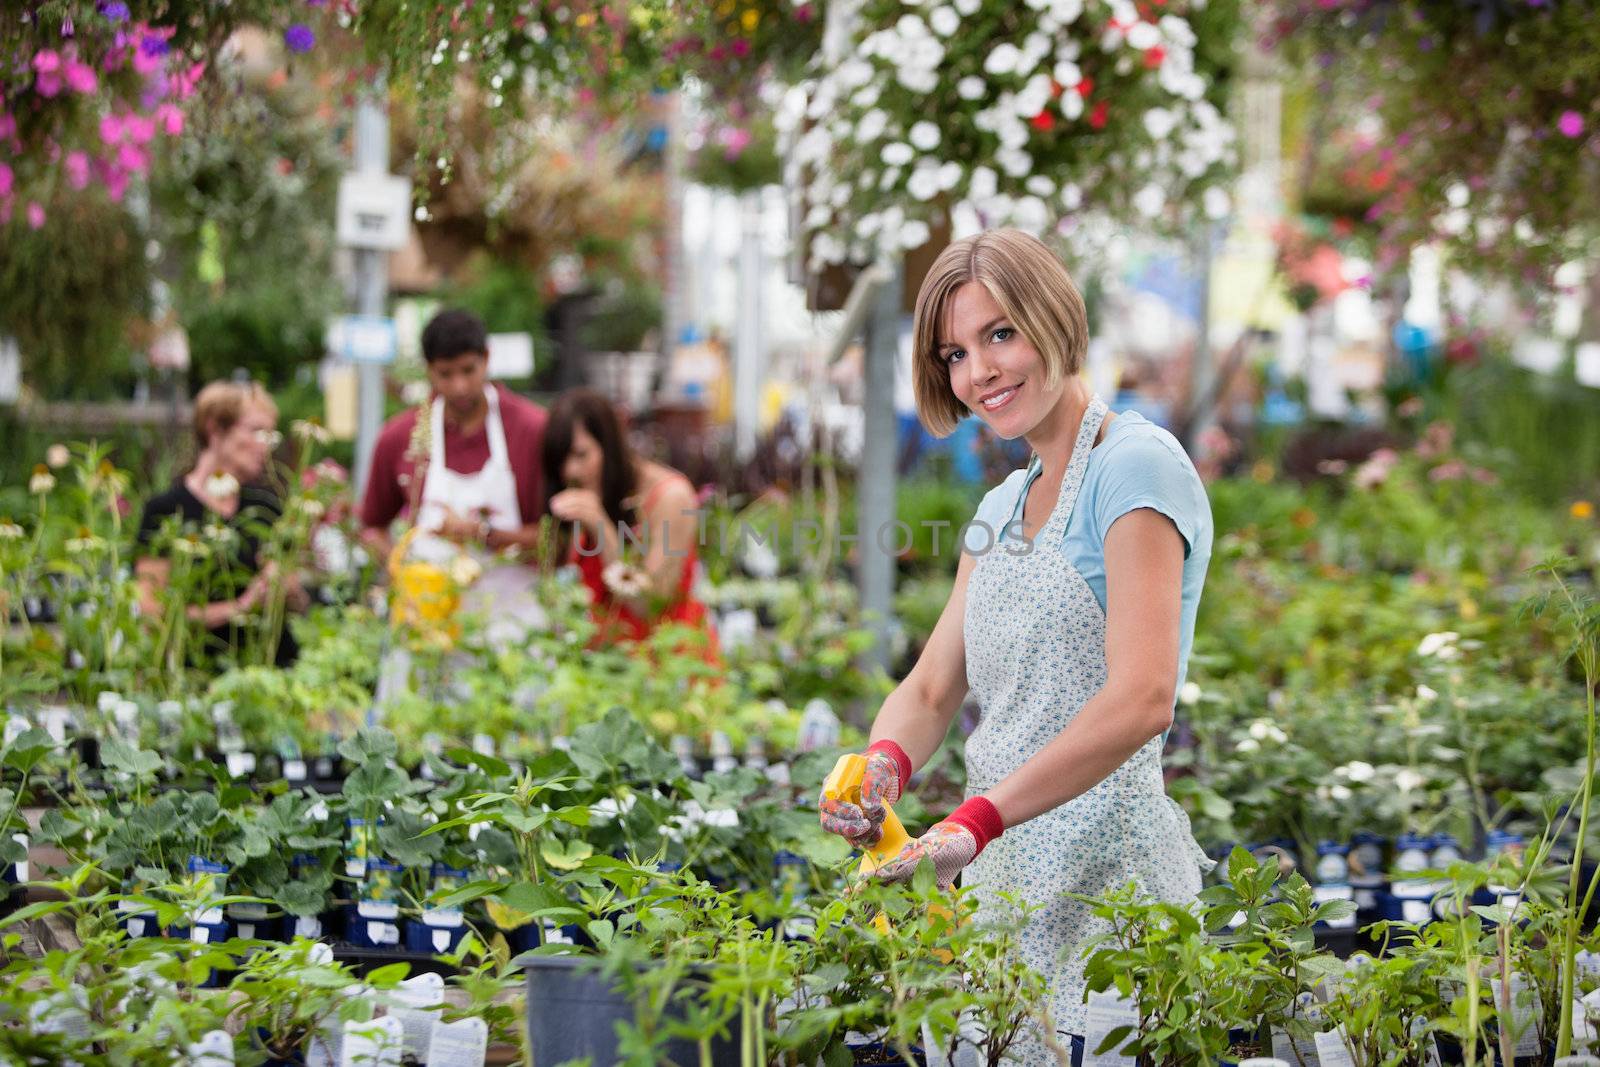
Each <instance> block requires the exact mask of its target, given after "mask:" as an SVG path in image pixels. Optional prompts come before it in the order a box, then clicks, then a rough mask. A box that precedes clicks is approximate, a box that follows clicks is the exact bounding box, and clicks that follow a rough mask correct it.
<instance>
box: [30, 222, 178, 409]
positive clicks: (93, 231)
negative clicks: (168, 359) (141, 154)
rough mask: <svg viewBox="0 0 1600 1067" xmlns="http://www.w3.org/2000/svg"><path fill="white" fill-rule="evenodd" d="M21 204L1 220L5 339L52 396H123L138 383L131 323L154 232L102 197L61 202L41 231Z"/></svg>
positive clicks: (38, 388) (36, 386)
mask: <svg viewBox="0 0 1600 1067" xmlns="http://www.w3.org/2000/svg"><path fill="white" fill-rule="evenodd" d="M24 216H25V213H24V212H23V211H20V210H18V211H17V212H15V214H14V215H13V217H12V218H11V220H10V222H8V223H6V224H4V225H3V226H0V335H10V336H11V337H14V338H15V339H16V341H17V344H18V346H19V348H20V349H21V351H22V360H23V380H24V381H25V382H26V383H27V384H28V385H29V387H31V388H32V389H33V390H34V391H35V392H37V393H38V394H39V395H41V396H44V397H47V398H52V399H54V398H66V397H70V398H73V399H82V400H91V399H104V398H106V397H109V396H115V395H117V394H118V393H119V392H120V390H119V388H118V387H119V385H120V384H126V383H127V382H128V381H129V380H130V379H131V370H132V364H131V360H130V351H131V347H132V346H131V345H130V343H129V336H128V329H129V327H130V325H131V324H132V323H133V321H134V320H135V318H136V317H137V316H139V315H141V314H143V312H144V311H145V307H146V304H147V301H148V294H149V284H150V274H149V268H148V264H147V262H146V260H145V256H144V246H145V237H144V234H143V232H142V231H141V227H140V226H139V225H138V223H136V222H135V221H134V219H133V216H132V215H131V214H130V213H129V212H128V210H127V209H126V208H125V207H123V206H122V205H120V204H113V203H111V202H110V201H109V200H107V199H105V198H104V197H103V196H95V195H88V194H74V195H72V196H63V197H62V198H61V199H59V200H58V201H55V202H52V203H51V204H50V205H49V206H48V209H47V213H46V215H45V223H44V226H43V227H41V228H40V229H38V230H34V229H33V228H32V227H30V226H29V224H28V222H27V220H26V218H25V217H24Z"/></svg>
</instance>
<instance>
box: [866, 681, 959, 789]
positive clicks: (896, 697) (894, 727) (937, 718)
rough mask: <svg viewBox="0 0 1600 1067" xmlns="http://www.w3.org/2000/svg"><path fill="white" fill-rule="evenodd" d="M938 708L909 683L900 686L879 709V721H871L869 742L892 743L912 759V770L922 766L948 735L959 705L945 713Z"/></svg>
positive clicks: (895, 688)
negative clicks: (886, 741)
mask: <svg viewBox="0 0 1600 1067" xmlns="http://www.w3.org/2000/svg"><path fill="white" fill-rule="evenodd" d="M937 704H938V702H937V701H934V700H930V699H928V697H927V695H926V694H924V693H922V692H920V691H919V687H918V686H916V685H914V684H913V683H912V682H911V680H910V679H907V680H906V681H903V682H901V683H900V684H899V685H897V686H895V687H894V692H892V693H890V694H889V696H888V697H887V698H886V699H885V700H884V702H883V706H882V707H881V708H879V709H878V717H877V718H876V719H873V720H872V740H873V741H885V740H888V741H893V742H894V743H895V744H897V745H899V746H900V747H901V748H903V749H905V750H906V755H908V756H910V757H911V767H912V769H913V770H915V769H917V768H919V767H921V766H923V765H924V764H926V763H927V762H928V761H929V760H930V759H932V758H933V754H934V753H935V752H937V751H939V746H940V745H941V744H943V743H944V738H945V734H947V733H948V732H949V731H950V721H951V720H952V719H954V718H955V713H956V712H957V711H959V710H960V708H961V704H960V702H959V701H957V702H956V705H955V707H953V708H950V709H948V710H946V709H942V708H940V707H938V706H937Z"/></svg>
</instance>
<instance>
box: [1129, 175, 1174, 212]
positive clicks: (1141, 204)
mask: <svg viewBox="0 0 1600 1067" xmlns="http://www.w3.org/2000/svg"><path fill="white" fill-rule="evenodd" d="M1166 206H1167V193H1166V190H1164V189H1162V188H1161V186H1159V185H1157V184H1156V183H1155V182H1151V183H1150V184H1148V185H1146V186H1145V187H1144V188H1143V189H1140V190H1139V191H1138V192H1137V193H1134V194H1133V207H1134V210H1136V211H1138V212H1139V214H1141V215H1143V216H1144V217H1145V218H1147V219H1153V218H1155V217H1156V216H1157V215H1159V214H1161V211H1162V209H1163V208H1165V207H1166Z"/></svg>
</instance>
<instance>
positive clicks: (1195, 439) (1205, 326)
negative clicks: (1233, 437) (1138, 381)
mask: <svg viewBox="0 0 1600 1067" xmlns="http://www.w3.org/2000/svg"><path fill="white" fill-rule="evenodd" d="M1216 231H1217V227H1216V226H1215V225H1214V224H1212V223H1206V224H1205V225H1203V226H1201V227H1200V231H1199V234H1198V236H1197V237H1196V239H1195V240H1194V242H1193V243H1192V245H1191V248H1192V249H1193V251H1194V257H1195V266H1196V268H1197V269H1198V270H1199V273H1200V307H1199V309H1198V310H1199V314H1200V319H1199V321H1198V322H1197V323H1195V338H1194V358H1193V359H1192V360H1191V361H1190V365H1189V411H1190V415H1189V420H1188V426H1187V427H1185V433H1184V437H1185V440H1184V442H1183V447H1184V448H1185V449H1186V450H1187V451H1188V453H1189V454H1190V455H1191V456H1198V455H1199V447H1200V435H1201V434H1202V433H1203V432H1205V430H1206V428H1207V427H1208V426H1210V425H1211V424H1212V422H1214V421H1215V419H1216V408H1217V404H1218V403H1220V402H1221V397H1213V396H1212V395H1211V394H1212V391H1213V390H1214V389H1215V388H1216V375H1217V369H1216V360H1215V357H1214V355H1213V353H1212V351H1211V264H1212V261H1213V260H1214V259H1215V258H1216V247H1217V232H1216Z"/></svg>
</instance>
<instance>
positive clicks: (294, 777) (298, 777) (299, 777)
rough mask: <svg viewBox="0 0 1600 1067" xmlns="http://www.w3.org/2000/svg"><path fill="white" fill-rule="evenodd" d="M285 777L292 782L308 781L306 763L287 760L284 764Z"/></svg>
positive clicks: (298, 760)
mask: <svg viewBox="0 0 1600 1067" xmlns="http://www.w3.org/2000/svg"><path fill="white" fill-rule="evenodd" d="M283 776H284V777H285V778H287V779H288V780H289V781H291V782H303V781H305V780H306V761H305V760H303V759H292V760H286V761H285V762H284V764H283Z"/></svg>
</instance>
